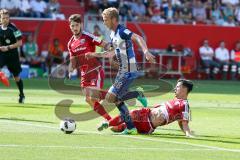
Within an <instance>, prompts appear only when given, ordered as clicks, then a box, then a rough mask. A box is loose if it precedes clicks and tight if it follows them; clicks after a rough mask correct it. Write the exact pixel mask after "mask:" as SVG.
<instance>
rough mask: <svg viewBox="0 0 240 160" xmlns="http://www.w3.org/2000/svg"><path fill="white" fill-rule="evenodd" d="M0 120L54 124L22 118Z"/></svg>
mask: <svg viewBox="0 0 240 160" xmlns="http://www.w3.org/2000/svg"><path fill="white" fill-rule="evenodd" d="M0 120H9V121H20V122H40V123H50V124H55V123H54V122H50V121H39V120H30V119H23V118H0Z"/></svg>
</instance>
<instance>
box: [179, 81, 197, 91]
mask: <svg viewBox="0 0 240 160" xmlns="http://www.w3.org/2000/svg"><path fill="white" fill-rule="evenodd" d="M177 82H181V83H182V85H183V86H184V87H186V88H187V90H188V93H190V92H191V91H192V90H193V82H192V81H190V80H187V79H179V80H178V81H177Z"/></svg>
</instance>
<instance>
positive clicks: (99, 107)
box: [93, 102, 112, 121]
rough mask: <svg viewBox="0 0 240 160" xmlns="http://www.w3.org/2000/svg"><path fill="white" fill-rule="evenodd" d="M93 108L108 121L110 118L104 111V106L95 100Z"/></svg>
mask: <svg viewBox="0 0 240 160" xmlns="http://www.w3.org/2000/svg"><path fill="white" fill-rule="evenodd" d="M93 110H94V111H95V112H97V113H98V114H99V115H101V116H102V117H104V118H105V119H106V120H108V121H109V120H111V119H112V118H111V116H110V115H109V114H108V113H107V112H106V110H105V109H104V107H103V106H102V105H101V104H100V103H99V102H95V104H94V106H93Z"/></svg>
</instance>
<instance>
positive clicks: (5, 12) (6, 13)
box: [0, 9, 9, 17]
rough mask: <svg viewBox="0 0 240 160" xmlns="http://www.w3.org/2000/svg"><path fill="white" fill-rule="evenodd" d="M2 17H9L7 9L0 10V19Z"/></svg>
mask: <svg viewBox="0 0 240 160" xmlns="http://www.w3.org/2000/svg"><path fill="white" fill-rule="evenodd" d="M2 15H9V12H8V10H7V9H1V10H0V17H1V16H2Z"/></svg>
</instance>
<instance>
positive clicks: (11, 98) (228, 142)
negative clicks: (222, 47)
mask: <svg viewBox="0 0 240 160" xmlns="http://www.w3.org/2000/svg"><path fill="white" fill-rule="evenodd" d="M175 82H176V81H174V80H171V81H169V83H170V84H172V85H174V84H175ZM24 83H25V93H26V101H25V104H23V105H21V104H18V103H17V99H18V92H17V90H16V85H15V84H14V83H13V82H12V81H11V87H10V88H6V87H4V86H2V85H1V84H0V160H48V159H49V160H50V159H51V160H80V159H84V160H115V159H116V160H127V159H129V160H145V159H146V160H160V159H167V160H239V159H240V82H231V81H194V84H195V88H194V90H193V92H192V93H191V95H189V103H190V107H191V111H192V121H191V122H190V127H191V128H192V130H194V132H195V134H196V138H195V139H188V138H185V137H184V135H183V133H182V132H181V131H180V130H179V128H178V126H177V124H176V123H173V124H170V125H168V126H164V127H160V128H158V129H157V130H156V131H155V132H154V134H153V135H129V136H122V135H116V134H113V133H112V132H111V131H110V130H106V131H103V132H101V133H99V132H97V130H96V126H97V125H98V124H99V123H100V122H101V121H102V118H96V119H93V120H89V121H84V122H83V121H82V122H77V130H76V131H75V132H74V133H73V134H71V135H65V134H63V133H62V132H61V131H60V130H59V119H58V118H57V117H56V116H55V114H54V108H55V105H56V104H57V103H58V102H59V101H61V100H62V99H66V98H68V99H72V100H73V101H74V104H73V107H71V111H72V112H74V113H82V112H85V111H89V110H90V107H89V106H88V105H86V103H85V102H84V98H83V97H81V96H77V95H64V94H60V93H57V92H55V91H53V90H51V89H50V88H49V87H48V83H47V80H46V79H32V80H25V81H24ZM171 98H173V94H172V93H171V92H168V93H166V94H161V95H159V96H155V97H151V98H148V99H149V103H150V105H153V104H156V103H161V102H164V101H166V100H169V99H171ZM137 105H139V104H137ZM135 107H136V106H135ZM135 107H129V108H130V109H134V108H135ZM117 113H118V111H117V110H116V109H115V110H113V111H112V112H110V114H111V115H116V114H117Z"/></svg>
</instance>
